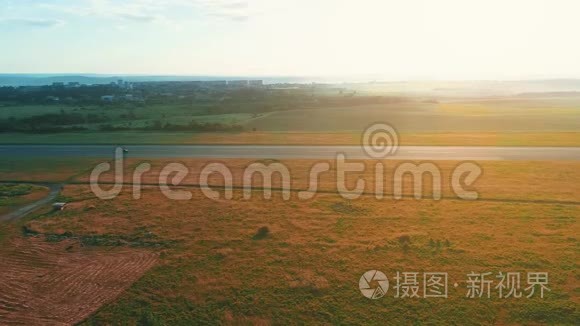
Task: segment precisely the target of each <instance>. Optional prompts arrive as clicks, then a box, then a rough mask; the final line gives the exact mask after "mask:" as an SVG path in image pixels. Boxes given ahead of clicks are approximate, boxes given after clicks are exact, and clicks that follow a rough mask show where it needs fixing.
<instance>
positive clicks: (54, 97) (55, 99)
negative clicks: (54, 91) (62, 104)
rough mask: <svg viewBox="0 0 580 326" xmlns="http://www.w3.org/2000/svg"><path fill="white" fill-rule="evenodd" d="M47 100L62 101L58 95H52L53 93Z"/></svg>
mask: <svg viewBox="0 0 580 326" xmlns="http://www.w3.org/2000/svg"><path fill="white" fill-rule="evenodd" d="M46 100H47V101H49V102H58V101H60V98H59V97H58V96H52V95H50V96H47V97H46Z"/></svg>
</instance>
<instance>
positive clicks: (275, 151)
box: [0, 145, 580, 161]
mask: <svg viewBox="0 0 580 326" xmlns="http://www.w3.org/2000/svg"><path fill="white" fill-rule="evenodd" d="M126 148H127V149H128V150H129V152H128V154H127V155H128V156H129V157H137V158H175V157H183V158H185V157H191V158H271V159H331V158H334V157H335V155H336V154H337V153H345V154H346V157H347V158H350V159H363V158H368V156H366V155H365V152H364V151H363V149H362V148H361V147H360V146H283V145H272V146H257V145H133V146H127V147H126ZM114 149H115V147H114V146H109V145H0V157H17V156H20V157H31V158H32V157H37V158H47V157H102V158H112V157H113V153H114ZM387 158H388V159H402V160H407V159H408V160H411V159H413V160H576V161H578V160H580V147H492V146H402V147H399V149H398V151H397V152H396V154H395V155H391V156H389V157H387Z"/></svg>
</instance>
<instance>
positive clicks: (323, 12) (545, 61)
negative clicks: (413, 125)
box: [0, 0, 580, 79]
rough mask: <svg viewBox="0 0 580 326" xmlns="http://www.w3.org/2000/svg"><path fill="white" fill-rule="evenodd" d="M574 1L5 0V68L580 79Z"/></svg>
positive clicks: (1, 40)
mask: <svg viewBox="0 0 580 326" xmlns="http://www.w3.org/2000/svg"><path fill="white" fill-rule="evenodd" d="M579 13H580V1H578V0H398V1H395V0H353V1H340V0H280V1H278V0H247V1H241V0H214V1H212V0H132V1H130V0H126V1H113V0H53V1H49V0H38V1H34V0H0V72H2V73H16V72H23V73H39V72H47V73H56V72H61V73H115V74H205V75H349V74H377V75H383V76H385V79H490V78H491V79H494V78H497V79H514V78H544V77H550V78H555V77H580V42H579V41H578V38H579V35H578V34H579V33H580V19H579V16H578V15H579Z"/></svg>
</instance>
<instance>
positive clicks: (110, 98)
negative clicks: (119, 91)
mask: <svg viewBox="0 0 580 326" xmlns="http://www.w3.org/2000/svg"><path fill="white" fill-rule="evenodd" d="M114 100H115V96H114V95H103V96H101V101H102V102H109V103H110V102H113V101H114Z"/></svg>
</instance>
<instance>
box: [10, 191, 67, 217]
mask: <svg viewBox="0 0 580 326" xmlns="http://www.w3.org/2000/svg"><path fill="white" fill-rule="evenodd" d="M42 185H44V186H46V187H48V189H50V192H49V193H48V195H47V196H46V197H44V198H42V199H40V200H38V201H35V202H33V203H30V204H28V205H24V206H22V207H20V208H18V209H17V210H15V211H12V212H10V213H8V214H5V215H1V216H0V221H14V220H17V219H20V218H23V217H24V216H26V215H28V214H30V213H32V212H33V211H35V210H37V209H38V208H40V207H41V206H44V205H46V204H48V203H50V202H52V201H53V200H54V199H55V198H56V196H58V194H59V193H60V190H61V189H62V185H60V184H52V183H51V184H42Z"/></svg>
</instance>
